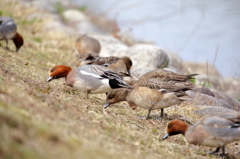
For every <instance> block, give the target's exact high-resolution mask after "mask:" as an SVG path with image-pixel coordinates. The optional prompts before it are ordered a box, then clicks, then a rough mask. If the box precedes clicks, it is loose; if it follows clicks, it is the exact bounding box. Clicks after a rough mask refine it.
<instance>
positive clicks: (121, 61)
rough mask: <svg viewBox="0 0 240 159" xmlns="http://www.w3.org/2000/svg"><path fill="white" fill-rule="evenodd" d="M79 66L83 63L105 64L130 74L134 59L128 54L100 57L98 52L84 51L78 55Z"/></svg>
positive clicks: (114, 69)
mask: <svg viewBox="0 0 240 159" xmlns="http://www.w3.org/2000/svg"><path fill="white" fill-rule="evenodd" d="M77 59H78V62H77V66H82V65H103V66H106V67H108V68H110V69H112V70H113V71H116V72H121V73H125V74H127V75H130V69H131V67H132V60H131V59H130V58H129V57H128V56H123V57H117V56H109V57H100V56H97V54H96V53H84V54H81V55H78V56H77Z"/></svg>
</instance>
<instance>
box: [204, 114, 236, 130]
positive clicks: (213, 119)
mask: <svg viewBox="0 0 240 159" xmlns="http://www.w3.org/2000/svg"><path fill="white" fill-rule="evenodd" d="M202 124H203V125H205V126H213V127H216V128H222V127H239V126H240V114H235V113H230V114H217V115H213V116H207V117H206V119H204V120H202Z"/></svg>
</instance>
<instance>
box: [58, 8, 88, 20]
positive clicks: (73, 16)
mask: <svg viewBox="0 0 240 159" xmlns="http://www.w3.org/2000/svg"><path fill="white" fill-rule="evenodd" d="M62 15H63V17H64V18H65V19H66V20H67V21H69V22H79V21H89V18H88V17H87V16H86V15H85V14H83V13H82V12H80V11H79V10H76V9H69V10H65V11H64V12H63V14H62Z"/></svg>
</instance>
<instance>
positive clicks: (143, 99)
mask: <svg viewBox="0 0 240 159" xmlns="http://www.w3.org/2000/svg"><path fill="white" fill-rule="evenodd" d="M141 84H142V85H139V86H136V85H135V86H134V88H133V89H126V88H120V89H115V90H111V91H110V92H109V93H108V94H107V98H106V103H105V105H104V106H103V107H104V108H107V107H108V106H109V105H111V104H114V103H118V102H121V101H127V102H128V103H129V105H130V106H133V105H137V106H139V107H142V108H145V109H148V113H147V115H146V117H145V118H146V119H149V118H150V113H151V111H152V110H156V109H161V114H160V118H163V115H164V114H163V110H164V108H168V107H170V106H173V105H176V104H179V103H181V102H182V101H185V100H189V98H190V97H188V96H187V95H186V94H185V92H184V91H185V90H188V89H191V88H192V86H178V85H176V84H171V83H167V82H162V83H154V82H153V81H152V82H151V81H149V83H141ZM156 85H157V86H156ZM152 88H154V89H152ZM155 88H158V89H155Z"/></svg>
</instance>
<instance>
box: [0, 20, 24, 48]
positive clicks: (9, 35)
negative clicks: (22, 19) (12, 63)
mask: <svg viewBox="0 0 240 159" xmlns="http://www.w3.org/2000/svg"><path fill="white" fill-rule="evenodd" d="M0 40H5V41H6V49H7V50H8V49H9V48H8V40H13V42H14V44H15V46H16V52H18V50H19V49H20V48H21V46H22V45H23V43H24V41H23V37H22V36H21V35H20V34H19V33H18V32H17V26H16V24H15V23H14V21H13V20H12V19H11V18H10V17H0Z"/></svg>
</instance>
